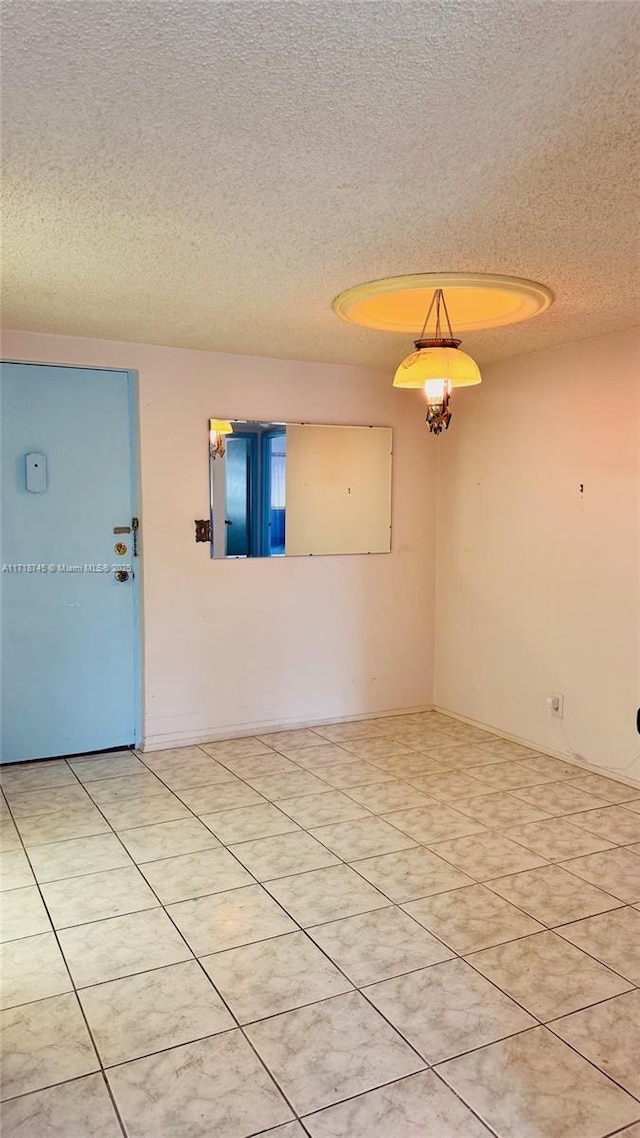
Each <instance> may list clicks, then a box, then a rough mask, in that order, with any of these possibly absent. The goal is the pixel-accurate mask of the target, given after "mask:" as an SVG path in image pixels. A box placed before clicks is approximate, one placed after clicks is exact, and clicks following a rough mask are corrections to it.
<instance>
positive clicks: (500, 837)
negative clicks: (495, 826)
mask: <svg viewBox="0 0 640 1138" xmlns="http://www.w3.org/2000/svg"><path fill="white" fill-rule="evenodd" d="M434 850H435V852H436V853H437V854H439V855H440V856H441V857H444V858H446V860H447V861H450V862H452V864H453V865H457V866H458V868H459V869H462V870H464V871H465V872H467V873H469V874H471V876H472V877H475V878H477V880H478V881H489V880H491V878H494V877H502V876H503V875H505V874H507V873H518V872H520V871H522V870H526V869H536V868H537V867H538V866H542V865H545V864H546V863H545V860H544V858H542V857H540V856H539V855H538V854H534V853H531V851H530V850H526V849H525V848H524V847H523V846H519V845H517V844H516V842H512V841H510V840H509V838H505V836H504V834H496V833H485V834H472V835H471V836H470V837H468V838H454V839H453V841H449V842H437V843H434Z"/></svg>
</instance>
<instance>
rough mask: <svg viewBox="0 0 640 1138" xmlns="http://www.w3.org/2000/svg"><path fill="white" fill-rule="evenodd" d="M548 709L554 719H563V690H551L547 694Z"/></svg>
mask: <svg viewBox="0 0 640 1138" xmlns="http://www.w3.org/2000/svg"><path fill="white" fill-rule="evenodd" d="M547 711H548V712H549V715H552V716H553V718H554V719H562V718H563V716H564V696H563V695H562V693H561V692H555V691H554V692H551V695H548V696H547Z"/></svg>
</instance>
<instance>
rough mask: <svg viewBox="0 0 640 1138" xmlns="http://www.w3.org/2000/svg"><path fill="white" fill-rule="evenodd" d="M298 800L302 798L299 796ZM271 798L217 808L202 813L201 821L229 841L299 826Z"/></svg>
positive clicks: (287, 832)
mask: <svg viewBox="0 0 640 1138" xmlns="http://www.w3.org/2000/svg"><path fill="white" fill-rule="evenodd" d="M300 801H303V800H302V799H301V800H300ZM283 807H284V803H281V804H280V808H278V807H277V806H274V805H273V803H272V802H264V803H262V805H259V806H241V807H239V808H236V809H234V810H219V811H217V812H216V813H215V814H203V815H202V821H203V822H204V823H205V825H206V826H208V828H209V829H210V830H211V831H212V833H214V834H215V835H216V837H217V838H219V839H220V841H221V842H225V843H226V844H227V845H230V844H231V843H232V842H249V841H252V840H253V839H254V838H267V837H269V836H270V835H271V834H289V833H292V832H293V831H294V830H297V829H298V826H297V825H296V823H295V822H292V821H291V819H290V818H289V817H288V815H287V813H286V812H284V810H283Z"/></svg>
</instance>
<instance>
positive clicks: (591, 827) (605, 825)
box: [571, 806, 640, 853]
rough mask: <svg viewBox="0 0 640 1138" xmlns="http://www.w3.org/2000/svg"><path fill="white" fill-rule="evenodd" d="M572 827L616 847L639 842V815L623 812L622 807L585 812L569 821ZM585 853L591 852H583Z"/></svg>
mask: <svg viewBox="0 0 640 1138" xmlns="http://www.w3.org/2000/svg"><path fill="white" fill-rule="evenodd" d="M571 821H572V822H573V825H574V826H579V827H580V829H582V830H586V831H587V832H588V833H590V834H597V835H598V836H599V837H600V838H606V839H607V841H608V842H613V843H614V844H615V845H618V846H626V845H629V844H630V843H631V842H640V814H636V813H635V812H634V811H632V810H625V808H624V806H604V807H601V808H600V809H598V810H587V811H586V813H584V814H576V815H574V817H573V818H572V819H571ZM584 852H585V853H588V852H591V851H587V850H585V851H584Z"/></svg>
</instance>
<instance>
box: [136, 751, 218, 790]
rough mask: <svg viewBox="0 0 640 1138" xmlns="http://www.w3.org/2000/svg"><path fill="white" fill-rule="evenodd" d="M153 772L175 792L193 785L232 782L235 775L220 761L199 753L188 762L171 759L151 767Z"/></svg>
mask: <svg viewBox="0 0 640 1138" xmlns="http://www.w3.org/2000/svg"><path fill="white" fill-rule="evenodd" d="M153 769H154V774H156V775H157V776H158V778H160V779H162V781H163V783H165V784H166V785H167V786H168V787H169V789H170V790H173V791H175V792H176V793H177V792H178V791H179V790H189V789H191V788H192V787H194V786H217V785H218V784H219V783H221V782H233V781H234V779H235V775H234V774H233V773H232V771H230V770H228V769H227V767H223V765H222V763H218V762H216V760H215V759H212V758H211V756H210V755H205V753H204V751H202V752H201V753H200V755H199V756H198V758H197V759H190V760H189V762H188V763H181V762H179V761H177V760H176V759H171V760H170V761H167V762H166V763H164V764H162V765H160V764H159V763H157V764H156V766H155V767H154V768H153Z"/></svg>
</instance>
